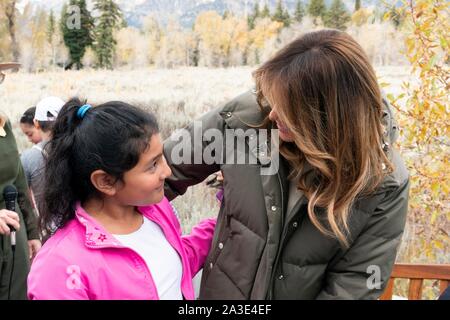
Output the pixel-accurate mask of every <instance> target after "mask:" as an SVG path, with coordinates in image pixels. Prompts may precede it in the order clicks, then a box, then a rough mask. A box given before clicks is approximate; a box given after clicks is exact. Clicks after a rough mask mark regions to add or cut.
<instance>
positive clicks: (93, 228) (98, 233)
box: [75, 202, 153, 248]
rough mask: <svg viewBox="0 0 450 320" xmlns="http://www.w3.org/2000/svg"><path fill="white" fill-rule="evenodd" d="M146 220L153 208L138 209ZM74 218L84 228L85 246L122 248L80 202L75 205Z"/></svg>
mask: <svg viewBox="0 0 450 320" xmlns="http://www.w3.org/2000/svg"><path fill="white" fill-rule="evenodd" d="M138 210H139V212H141V213H142V214H143V215H144V216H145V217H146V218H148V219H150V216H151V215H150V214H151V211H152V210H153V208H152V207H151V206H149V207H139V208H138ZM75 218H76V219H77V220H78V222H79V223H81V224H82V225H83V226H84V227H85V244H86V246H87V247H90V248H107V247H115V248H119V247H123V245H122V244H121V243H120V242H119V241H118V240H117V239H116V238H115V237H114V236H113V235H112V234H110V233H109V232H108V231H106V229H105V228H104V227H103V226H102V225H101V224H100V223H98V221H97V220H95V219H94V218H93V217H92V216H91V215H90V214H89V213H87V212H86V211H85V210H84V209H83V207H82V206H81V203H80V202H77V203H76V209H75Z"/></svg>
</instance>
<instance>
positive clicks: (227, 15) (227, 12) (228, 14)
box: [222, 10, 230, 20]
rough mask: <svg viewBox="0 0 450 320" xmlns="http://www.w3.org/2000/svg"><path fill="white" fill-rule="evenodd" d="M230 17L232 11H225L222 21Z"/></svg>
mask: <svg viewBox="0 0 450 320" xmlns="http://www.w3.org/2000/svg"><path fill="white" fill-rule="evenodd" d="M229 16H230V11H228V10H225V11H224V12H223V15H222V19H223V20H225V19H226V18H228V17H229Z"/></svg>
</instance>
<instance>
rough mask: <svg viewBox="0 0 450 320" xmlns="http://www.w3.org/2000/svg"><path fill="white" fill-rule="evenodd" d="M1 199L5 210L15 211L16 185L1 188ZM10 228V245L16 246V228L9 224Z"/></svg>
mask: <svg viewBox="0 0 450 320" xmlns="http://www.w3.org/2000/svg"><path fill="white" fill-rule="evenodd" d="M3 199H4V200H5V206H6V210H9V211H16V199H17V189H16V187H14V186H12V185H9V186H6V187H5V189H3ZM9 229H10V230H11V246H13V248H15V247H16V229H14V227H12V226H9Z"/></svg>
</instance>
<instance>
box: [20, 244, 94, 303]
mask: <svg viewBox="0 0 450 320" xmlns="http://www.w3.org/2000/svg"><path fill="white" fill-rule="evenodd" d="M44 248H45V246H44ZM53 249H54V248H53ZM43 250H45V252H44V251H41V252H40V253H39V254H38V255H37V257H36V258H35V259H34V261H33V264H32V266H31V270H30V273H29V275H28V299H30V300H90V298H89V294H88V288H87V285H86V283H87V279H86V277H85V275H84V274H83V273H84V272H83V270H81V268H80V266H77V265H75V264H74V263H73V262H71V261H68V260H67V259H65V258H64V257H62V256H59V255H56V254H55V253H53V254H52V251H51V250H49V248H45V249H43Z"/></svg>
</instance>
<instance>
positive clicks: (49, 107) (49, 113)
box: [34, 97, 65, 121]
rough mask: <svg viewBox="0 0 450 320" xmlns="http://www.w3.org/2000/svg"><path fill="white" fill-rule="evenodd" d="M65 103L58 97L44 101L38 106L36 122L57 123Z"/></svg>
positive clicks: (35, 116) (35, 115)
mask: <svg viewBox="0 0 450 320" xmlns="http://www.w3.org/2000/svg"><path fill="white" fill-rule="evenodd" d="M64 104H65V102H64V100H62V99H61V98H58V97H47V98H44V99H42V100H41V101H39V102H38V104H37V105H36V113H35V114H34V120H37V121H55V120H56V117H57V116H58V113H59V111H60V110H61V108H62V107H63V106H64Z"/></svg>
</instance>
